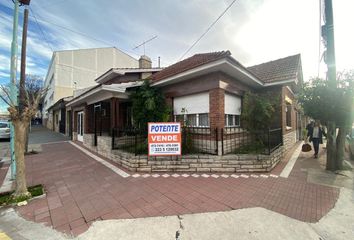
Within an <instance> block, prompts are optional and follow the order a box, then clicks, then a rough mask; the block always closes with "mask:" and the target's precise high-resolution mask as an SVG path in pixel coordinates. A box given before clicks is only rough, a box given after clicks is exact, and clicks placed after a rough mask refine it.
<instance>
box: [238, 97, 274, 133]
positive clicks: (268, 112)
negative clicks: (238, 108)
mask: <svg viewBox="0 0 354 240" xmlns="http://www.w3.org/2000/svg"><path fill="white" fill-rule="evenodd" d="M279 103H280V100H279V96H278V97H274V95H272V96H268V95H267V94H258V93H251V92H246V94H245V95H244V98H243V106H242V109H243V110H242V114H241V121H242V125H243V128H245V129H247V130H249V131H251V132H252V131H259V130H265V129H268V128H270V126H271V125H272V123H273V121H274V113H275V112H276V110H277V109H278V108H279V106H278V105H279Z"/></svg>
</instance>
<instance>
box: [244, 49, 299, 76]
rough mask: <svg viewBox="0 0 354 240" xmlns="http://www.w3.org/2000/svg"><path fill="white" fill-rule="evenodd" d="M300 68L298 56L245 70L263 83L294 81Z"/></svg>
mask: <svg viewBox="0 0 354 240" xmlns="http://www.w3.org/2000/svg"><path fill="white" fill-rule="evenodd" d="M300 66H301V56H300V54H297V55H293V56H289V57H285V58H281V59H277V60H274V61H270V62H266V63H262V64H258V65H255V66H251V67H248V68H247V69H248V70H249V71H250V72H251V73H253V74H254V75H255V76H256V77H257V78H259V79H260V80H262V81H263V82H265V83H272V82H277V81H282V80H290V79H295V78H296V77H297V73H298V71H299V67H300Z"/></svg>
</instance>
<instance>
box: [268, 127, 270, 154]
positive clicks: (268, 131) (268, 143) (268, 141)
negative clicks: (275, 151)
mask: <svg viewBox="0 0 354 240" xmlns="http://www.w3.org/2000/svg"><path fill="white" fill-rule="evenodd" d="M268 154H270V128H268Z"/></svg>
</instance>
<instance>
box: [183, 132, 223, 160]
mask: <svg viewBox="0 0 354 240" xmlns="http://www.w3.org/2000/svg"><path fill="white" fill-rule="evenodd" d="M182 154H218V129H217V128H214V129H213V128H205V127H183V128H182Z"/></svg>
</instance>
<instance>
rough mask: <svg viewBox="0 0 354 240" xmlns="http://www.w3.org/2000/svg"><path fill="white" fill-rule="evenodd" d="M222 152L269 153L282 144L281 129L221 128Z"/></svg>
mask: <svg viewBox="0 0 354 240" xmlns="http://www.w3.org/2000/svg"><path fill="white" fill-rule="evenodd" d="M221 138H222V153H223V155H224V154H246V153H250V154H252V153H254V154H270V153H272V152H273V151H274V150H276V149H277V148H278V147H279V146H281V145H282V144H283V135H282V129H281V128H278V129H269V130H263V131H247V130H245V129H242V128H239V127H226V128H224V129H222V130H221Z"/></svg>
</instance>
